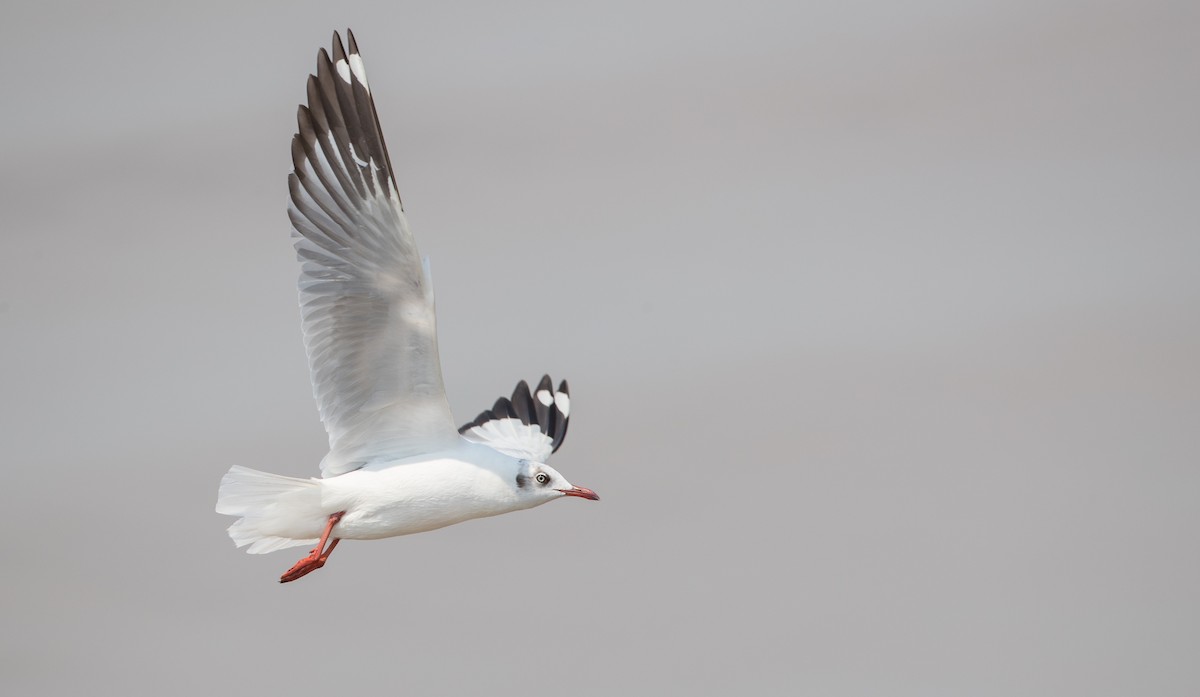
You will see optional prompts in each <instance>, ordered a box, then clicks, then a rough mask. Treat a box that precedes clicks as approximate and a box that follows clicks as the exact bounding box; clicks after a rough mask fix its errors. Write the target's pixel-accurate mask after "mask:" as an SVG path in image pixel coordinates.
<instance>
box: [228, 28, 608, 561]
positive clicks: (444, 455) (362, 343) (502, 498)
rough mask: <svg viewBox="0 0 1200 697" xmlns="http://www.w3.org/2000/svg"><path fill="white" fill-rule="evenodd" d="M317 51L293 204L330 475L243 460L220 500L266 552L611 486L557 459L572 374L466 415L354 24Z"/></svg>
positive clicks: (315, 555)
mask: <svg viewBox="0 0 1200 697" xmlns="http://www.w3.org/2000/svg"><path fill="white" fill-rule="evenodd" d="M346 38H347V43H348V45H349V51H347V50H346V48H345V47H344V46H343V44H342V40H341V37H340V36H339V35H338V34H337V33H336V32H335V33H334V35H333V55H332V57H331V56H330V55H329V54H328V53H326V52H325V50H324V49H321V51H320V52H319V53H318V55H317V74H316V75H310V76H309V78H308V95H307V96H308V104H307V105H303V104H302V105H301V106H300V108H299V112H298V115H297V121H298V123H299V128H298V133H297V134H296V135H295V137H293V139H292V163H293V164H294V170H293V172H292V173H291V174H290V175H289V176H288V189H289V192H290V194H291V199H290V203H289V206H288V217H289V218H290V219H291V221H292V227H293V228H294V234H293V237H294V240H295V248H296V254H297V257H298V259H299V261H300V262H301V272H300V281H299V286H300V308H301V315H302V328H303V333H304V346H305V350H306V352H307V353H308V364H309V370H310V374H311V376H312V384H313V394H314V396H315V397H316V400H317V407H318V409H319V411H320V414H321V421H322V422H323V423H324V425H325V429H326V431H327V432H328V434H329V453H328V454H327V455H326V456H325V457H324V458H323V459H322V461H321V477H320V478H316V477H314V478H308V479H302V478H295V477H285V476H281V475H278V474H270V473H267V472H260V471H257V470H253V469H249V468H246V467H240V466H236V465H235V466H234V467H232V468H230V470H229V471H228V472H227V473H226V474H225V476H224V477H223V478H222V479H221V486H220V490H219V491H218V494H217V507H216V509H217V513H221V514H225V515H232V516H238V520H237V521H236V522H234V523H233V525H231V526H230V527H229V536H230V537H231V538H233V541H234V543H236V545H237V546H238V547H246V551H247V552H249V553H250V554H263V553H266V552H273V551H275V550H280V549H286V548H288V547H296V546H301V545H314V547H313V549H312V551H311V552H310V553H309V554H308V556H306V557H304V558H303V559H301V560H300V561H298V562H296V564H295V565H294V566H292V568H291V569H289V570H288V571H287V572H286V573H284V574H283V576H281V577H280V579H279V580H280V582H281V583H287V582H289V581H294V580H296V579H298V578H301V577H302V576H305V575H307V574H309V573H311V572H313V571H316V570H317V569H320V568H322V567H323V566H324V565H325V562H326V561H327V560H328V559H329V555H330V554H331V553H332V552H333V550H334V548H335V547H336V546H337V544H338V542H340V541H341V540H375V539H380V538H385V537H394V536H397V535H411V534H413V533H419V532H426V531H429V530H436V529H438V528H442V527H445V526H447V525H454V524H455V523H461V522H463V521H467V520H472V519H475V518H485V517H488V516H495V515H500V514H502V513H509V512H512V511H519V510H524V509H527V508H533V507H534V506H540V505H541V504H543V503H546V502H548V501H553V500H555V499H560V498H565V497H568V496H574V497H580V498H584V499H590V500H593V501H595V500H598V499H599V497H598V496H597V495H596V493H595V492H594V491H592V490H591V489H585V488H583V487H578V486H573V485H572V484H571V483H570V482H568V481H567V480H566V479H565V478H564V477H563V476H562V475H561V474H559V473H558V472H557V471H555V470H554V468H552V467H550V466H549V465H547V464H546V460H547V459H548V458H549V457H550V455H551V453H553V452H555V451H556V450H558V448H559V446H560V445H562V442H563V437H564V436H566V434H567V421H568V418H569V417H570V413H571V398H570V392H569V390H568V388H567V383H566V381H565V380H564V381H562V382H560V383H559V384H558V385H557V386H554V383H553V381H551V379H550V377H549V376H548V375H547V376H544V377H542V379H541V381H540V382H539V383H538V384H537V387H536V388H534V389H532V390H531V389H530V388H529V385H528V384H527V383H526V382H525V381H524V380H522V381H521V382H520V383H518V384H517V386H516V389H514V390H513V392H512V395H511V396H509V397H501V398H500V399H497V400H496V402H495V404H494V405H493V406H492V407H491V408H490V409H487V410H484V411H483V412H481V413H480V414H479V416H477V417H476V418H475V419H474V420H473V421H471V422H469V423H467V424H464V425H463V426H462V427H460V428H456V427H455V421H454V419H453V416H452V415H451V413H450V406H449V403H448V402H447V400H446V390H445V387H444V386H443V383H442V368H441V363H440V361H439V358H438V347H437V328H436V322H435V315H434V303H433V288H432V283H431V280H430V270H429V260H428V259H424V260H422V258H421V256H420V255H419V253H418V252H417V245H416V242H415V240H414V239H413V235H412V233H411V232H410V231H409V227H408V222H407V221H406V219H405V216H404V208H403V206H402V205H401V203H400V195H399V193H398V192H397V188H396V179H395V175H394V172H395V170H393V169H392V163H391V160H390V159H389V157H388V152H387V148H386V147H385V145H384V142H383V133H382V131H381V130H380V127H379V119H378V116H377V115H376V113H375V100H374V98H373V97H372V95H371V89H370V87H369V86H368V85H367V75H366V70H365V68H364V66H363V60H362V56H361V55H360V54H359V51H358V45H357V43H356V42H355V40H354V34H353V33H351V32H350V31H349V30H347V32H346Z"/></svg>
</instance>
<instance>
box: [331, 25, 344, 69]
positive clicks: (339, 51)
mask: <svg viewBox="0 0 1200 697" xmlns="http://www.w3.org/2000/svg"><path fill="white" fill-rule="evenodd" d="M344 60H346V47H345V46H343V45H342V35H341V34H339V33H337V32H336V31H335V32H333V61H334V62H335V63H336V62H337V61H344Z"/></svg>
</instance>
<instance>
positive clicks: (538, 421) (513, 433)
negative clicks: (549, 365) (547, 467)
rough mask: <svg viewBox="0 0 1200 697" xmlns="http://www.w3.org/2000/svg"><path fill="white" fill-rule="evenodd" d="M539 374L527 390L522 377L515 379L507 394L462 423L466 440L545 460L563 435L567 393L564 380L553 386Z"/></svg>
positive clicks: (512, 454) (568, 409)
mask: <svg viewBox="0 0 1200 697" xmlns="http://www.w3.org/2000/svg"><path fill="white" fill-rule="evenodd" d="M553 385H554V383H553V382H551V380H550V376H549V375H543V376H542V381H541V382H540V383H538V387H537V390H535V391H534V393H533V394H530V393H529V385H528V384H526V383H525V381H524V380H522V381H521V382H519V383H517V387H516V389H514V390H513V393H512V397H511V398H505V397H501V398H500V399H497V400H496V404H495V405H494V406H492V408H491V409H490V410H487V411H484V412H482V413H480V414H479V416H477V417H475V420H474V421H472V422H471V423H468V424H464V425H463V426H462V427H461V428H459V429H458V430H459V432H460V433H462V434H463V437H464V438H466V439H468V440H473V441H475V442H476V443H483V444H484V445H488V446H491V447H492V448H495V449H496V450H499V451H500V452H502V453H504V454H505V455H508V456H510V457H515V458H525V459H529V460H532V461H534V462H545V461H546V458H548V457H550V455H551V454H552V453H554V452H555V451H556V450H558V448H559V446H560V445H562V442H563V438H565V437H566V436H567V419H568V418H569V417H570V415H571V393H570V391H569V390H568V389H567V381H566V380H563V381H562V382H560V383H559V384H558V389H557V390H555V389H554V387H553Z"/></svg>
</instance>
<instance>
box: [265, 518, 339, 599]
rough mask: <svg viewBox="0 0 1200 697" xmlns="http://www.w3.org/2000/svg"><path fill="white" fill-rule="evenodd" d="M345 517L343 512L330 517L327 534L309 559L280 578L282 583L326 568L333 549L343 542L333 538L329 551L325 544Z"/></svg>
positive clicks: (322, 535) (302, 561)
mask: <svg viewBox="0 0 1200 697" xmlns="http://www.w3.org/2000/svg"><path fill="white" fill-rule="evenodd" d="M344 515H346V512H345V511H342V512H340V513H334V514H333V515H331V516H329V522H328V523H326V524H325V532H323V533H321V539H320V541H319V542H317V546H316V549H314V550H312V551H311V552H309V553H308V556H307V557H305V558H303V559H301V560H300V561H298V562H296V564H295V565H294V566H292V568H290V569H288V570H287V573H285V574H284V575H283V576H280V577H279V582H280V583H287V582H288V581H295V580H296V579H298V578H301V577H302V576H306V575H308V574H311V573H312V572H314V571H316V570H317V569H319V568H321V567H322V566H325V560H326V559H328V558H329V555H330V554H333V548H334V547H337V543H338V542H341V538H338V537H335V538H333V542H332V543H330V545H329V549H325V542H326V541H327V540H328V539H329V534H330V533H331V532H333V526H335V525H337V524H338V521H339V520H341V519H342V516H344ZM322 550H324V551H322Z"/></svg>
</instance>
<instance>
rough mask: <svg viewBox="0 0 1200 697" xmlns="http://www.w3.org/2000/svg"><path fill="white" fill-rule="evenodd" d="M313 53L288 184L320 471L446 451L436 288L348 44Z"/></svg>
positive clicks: (449, 428) (447, 418)
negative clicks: (321, 450)
mask: <svg viewBox="0 0 1200 697" xmlns="http://www.w3.org/2000/svg"><path fill="white" fill-rule="evenodd" d="M347 39H348V40H349V45H350V51H349V53H348V54H347V52H346V50H345V48H344V47H343V46H342V40H341V37H339V36H338V35H337V34H336V33H335V34H334V35H333V58H332V60H331V59H330V56H329V54H327V53H326V52H325V50H324V49H322V50H321V52H320V53H319V54H318V56H317V74H316V75H310V76H309V78H308V104H307V106H305V105H301V106H300V110H299V114H298V115H297V120H298V122H299V132H298V133H297V134H296V136H295V137H294V138H293V139H292V162H293V164H294V165H295V171H294V172H293V173H292V174H291V175H289V176H288V188H289V190H290V192H291V205H290V206H288V216H289V217H290V218H291V220H292V226H293V227H294V228H295V235H294V237H295V242H296V254H297V256H298V257H299V259H300V261H301V262H302V270H301V273H300V307H301V312H302V314H303V329H304V345H305V348H306V350H307V352H308V363H309V369H310V370H311V372H312V382H313V393H314V394H315V396H316V398H317V407H318V409H319V410H320V412H321V420H322V421H323V422H324V423H325V429H326V430H327V431H328V432H329V454H328V455H327V456H326V457H325V459H324V461H322V462H321V473H322V475H323V476H325V477H332V476H335V475H338V474H343V473H345V472H349V471H352V470H355V469H358V468H360V467H362V466H363V465H365V464H367V463H369V462H372V461H377V460H380V459H384V458H386V459H399V458H402V457H406V456H409V455H414V454H419V453H422V452H432V451H435V450H438V449H440V448H441V447H443V446H449V445H450V444H452V443H454V442H455V439H456V438H457V437H458V436H457V432H456V429H455V428H454V421H453V417H452V416H451V414H450V407H449V405H448V404H447V402H446V392H445V388H444V386H443V384H442V368H441V364H440V361H439V359H438V348H437V327H436V322H435V318H434V305H433V288H432V286H431V284H430V278H429V267H428V264H427V263H426V264H422V263H421V258H420V255H419V254H418V252H417V246H416V242H415V241H414V240H413V236H412V233H411V232H409V229H408V223H407V221H406V220H405V218H404V210H403V207H402V206H401V203H400V195H399V193H398V192H397V189H396V180H395V178H394V176H393V172H392V164H391V161H390V160H389V158H388V153H387V148H386V147H385V146H384V142H383V133H382V131H381V130H380V128H379V120H378V117H377V116H376V114H375V102H374V99H373V98H372V97H371V90H370V88H369V87H368V86H367V77H366V72H365V70H364V68H363V62H362V58H361V57H360V55H359V53H358V46H357V45H356V43H355V41H354V35H353V34H351V33H349V32H347Z"/></svg>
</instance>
